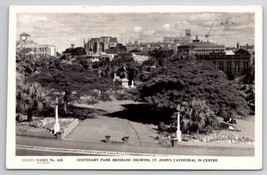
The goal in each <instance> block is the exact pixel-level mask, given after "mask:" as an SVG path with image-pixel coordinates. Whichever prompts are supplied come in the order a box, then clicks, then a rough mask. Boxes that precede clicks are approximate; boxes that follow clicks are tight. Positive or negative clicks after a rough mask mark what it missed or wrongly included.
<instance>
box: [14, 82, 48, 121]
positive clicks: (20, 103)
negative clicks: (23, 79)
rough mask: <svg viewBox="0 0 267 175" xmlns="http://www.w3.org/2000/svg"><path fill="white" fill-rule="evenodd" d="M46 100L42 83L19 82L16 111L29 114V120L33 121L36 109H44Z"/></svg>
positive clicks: (38, 110) (39, 110) (40, 110)
mask: <svg viewBox="0 0 267 175" xmlns="http://www.w3.org/2000/svg"><path fill="white" fill-rule="evenodd" d="M46 100H47V99H46V98H45V93H44V90H43V89H42V87H41V86H40V84H38V83H31V84H29V83H19V84H17V92H16V112H18V113H25V114H27V117H28V121H32V115H33V112H34V111H37V112H42V111H43V109H44V103H45V102H46Z"/></svg>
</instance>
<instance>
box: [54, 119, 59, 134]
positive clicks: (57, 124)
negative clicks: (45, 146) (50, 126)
mask: <svg viewBox="0 0 267 175" xmlns="http://www.w3.org/2000/svg"><path fill="white" fill-rule="evenodd" d="M58 131H60V125H59V123H57V122H56V123H55V125H54V133H55V134H56V133H58Z"/></svg>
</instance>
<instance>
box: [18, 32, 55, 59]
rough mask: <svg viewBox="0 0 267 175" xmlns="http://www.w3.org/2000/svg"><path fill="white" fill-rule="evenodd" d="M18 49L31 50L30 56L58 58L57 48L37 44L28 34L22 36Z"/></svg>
mask: <svg viewBox="0 0 267 175" xmlns="http://www.w3.org/2000/svg"><path fill="white" fill-rule="evenodd" d="M16 49H17V50H21V49H30V54H33V55H38V56H56V46H54V45H49V44H38V43H35V42H34V41H32V40H30V35H29V34H27V33H22V34H20V40H19V41H17V42H16Z"/></svg>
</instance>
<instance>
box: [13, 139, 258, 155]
mask: <svg viewBox="0 0 267 175" xmlns="http://www.w3.org/2000/svg"><path fill="white" fill-rule="evenodd" d="M16 143H17V144H16V146H17V147H16V154H17V155H19V156H26V155H32V156H40V155H46V156H61V155H87V156H88V155H118V156H120V155H135V154H136V155H151V156H156V155H205V156H254V148H253V147H251V146H246V145H244V146H243V147H239V146H231V147H230V146H223V145H221V146H218V145H213V146H210V145H209V144H207V145H203V144H202V145H199V144H197V143H195V144H194V145H193V144H191V145H190V144H181V145H178V146H176V147H174V148H163V147H156V146H149V147H146V146H134V145H133V146H131V145H123V144H107V143H89V142H73V141H60V140H55V139H43V138H34V137H23V136H17V137H16Z"/></svg>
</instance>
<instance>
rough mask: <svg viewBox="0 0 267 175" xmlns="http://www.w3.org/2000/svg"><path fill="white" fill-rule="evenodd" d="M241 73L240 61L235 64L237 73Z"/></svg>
mask: <svg viewBox="0 0 267 175" xmlns="http://www.w3.org/2000/svg"><path fill="white" fill-rule="evenodd" d="M239 71H240V66H239V61H236V62H235V72H239Z"/></svg>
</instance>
